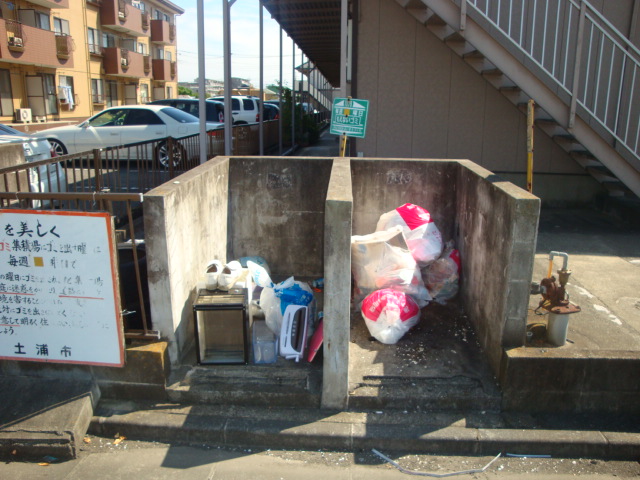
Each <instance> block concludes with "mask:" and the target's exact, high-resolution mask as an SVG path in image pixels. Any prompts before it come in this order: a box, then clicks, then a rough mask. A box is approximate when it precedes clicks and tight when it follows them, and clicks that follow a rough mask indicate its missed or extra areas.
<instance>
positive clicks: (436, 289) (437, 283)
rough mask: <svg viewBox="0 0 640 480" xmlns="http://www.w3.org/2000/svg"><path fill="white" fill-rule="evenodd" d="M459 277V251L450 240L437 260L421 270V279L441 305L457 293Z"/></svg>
mask: <svg viewBox="0 0 640 480" xmlns="http://www.w3.org/2000/svg"><path fill="white" fill-rule="evenodd" d="M459 278H460V252H459V251H458V250H456V249H455V248H453V243H452V242H450V243H448V244H447V247H446V248H445V251H444V252H443V254H442V256H441V257H440V258H439V259H438V260H436V261H435V262H433V263H432V264H431V265H428V266H427V267H425V269H424V270H423V271H422V279H423V280H424V283H425V285H426V287H427V289H428V290H429V294H430V295H431V297H432V298H433V299H434V300H435V301H436V302H438V303H440V304H442V305H444V304H445V303H446V302H447V300H451V299H452V298H453V297H455V296H456V295H457V293H458V279H459Z"/></svg>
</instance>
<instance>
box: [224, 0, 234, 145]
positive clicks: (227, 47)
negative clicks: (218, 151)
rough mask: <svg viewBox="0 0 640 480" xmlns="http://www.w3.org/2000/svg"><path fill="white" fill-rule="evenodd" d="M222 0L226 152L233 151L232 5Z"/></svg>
mask: <svg viewBox="0 0 640 480" xmlns="http://www.w3.org/2000/svg"><path fill="white" fill-rule="evenodd" d="M234 1H235V0H234ZM232 4H233V2H229V1H228V0H222V36H223V42H224V154H225V155H227V156H229V155H231V154H232V153H233V144H232V142H233V138H232V133H233V132H232V128H233V115H232V109H231V5H232Z"/></svg>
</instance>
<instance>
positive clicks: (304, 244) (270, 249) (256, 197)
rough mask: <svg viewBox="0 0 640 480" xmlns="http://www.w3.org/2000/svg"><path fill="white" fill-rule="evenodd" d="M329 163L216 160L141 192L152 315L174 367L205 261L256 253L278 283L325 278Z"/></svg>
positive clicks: (186, 341) (189, 328) (187, 335)
mask: <svg viewBox="0 0 640 480" xmlns="http://www.w3.org/2000/svg"><path fill="white" fill-rule="evenodd" d="M331 163H332V162H331V160H328V159H326V158H325V159H313V158H282V157H274V158H268V157H260V158H258V157H253V158H239V157H236V158H231V159H230V158H228V157H216V158H215V159H213V160H210V161H208V162H207V163H206V164H204V165H201V166H199V167H197V168H195V169H194V170H191V171H189V172H187V173H185V174H184V175H181V176H180V177H178V178H177V179H176V180H175V181H174V182H169V183H167V184H165V185H162V186H160V187H158V188H156V189H154V190H152V191H151V192H149V193H147V194H145V200H144V222H145V238H146V239H147V247H146V248H147V258H148V264H147V269H148V276H149V295H150V299H151V317H152V320H153V327H154V329H156V330H159V331H160V332H161V334H162V337H163V338H166V339H167V341H168V343H169V357H170V359H171V362H172V364H174V365H175V364H177V363H178V362H179V361H180V358H181V356H182V355H183V354H184V353H185V352H186V351H187V350H188V348H189V347H190V346H191V344H192V343H193V342H194V331H193V312H192V304H193V300H194V299H195V295H196V284H197V283H198V281H199V280H200V279H201V277H202V274H203V272H204V269H205V267H206V262H207V261H209V260H212V259H214V258H217V259H219V260H221V261H222V263H226V262H228V261H231V260H234V259H237V258H240V257H243V256H249V255H260V256H262V257H264V258H265V259H266V260H267V262H268V263H269V266H270V268H271V270H272V276H273V277H274V279H276V280H280V279H283V278H286V277H289V276H291V275H295V276H298V277H321V276H323V258H324V257H323V242H324V202H325V198H326V196H327V186H328V183H329V176H330V172H331Z"/></svg>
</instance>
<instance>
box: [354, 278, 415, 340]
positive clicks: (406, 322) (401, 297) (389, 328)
mask: <svg viewBox="0 0 640 480" xmlns="http://www.w3.org/2000/svg"><path fill="white" fill-rule="evenodd" d="M360 312H361V313H362V316H363V318H364V321H365V323H366V325H367V328H368V329H369V333H370V334H371V335H372V336H373V337H374V338H375V339H376V340H378V341H379V342H381V343H385V344H388V345H391V344H394V343H397V342H398V340H400V339H401V338H402V337H403V336H404V335H405V333H407V332H408V331H409V330H410V329H411V328H412V327H414V326H415V325H416V324H417V323H418V321H419V320H420V307H418V304H417V303H416V302H415V301H414V300H413V299H412V298H411V297H410V296H409V295H406V294H404V293H403V292H398V291H397V290H391V289H388V288H387V289H382V290H376V291H375V292H373V293H372V294H370V295H368V296H367V297H366V298H365V299H364V301H363V302H362V308H361V309H360Z"/></svg>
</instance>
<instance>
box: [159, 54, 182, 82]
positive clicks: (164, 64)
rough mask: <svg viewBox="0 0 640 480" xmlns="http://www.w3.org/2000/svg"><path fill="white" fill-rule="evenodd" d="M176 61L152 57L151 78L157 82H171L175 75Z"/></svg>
mask: <svg viewBox="0 0 640 480" xmlns="http://www.w3.org/2000/svg"><path fill="white" fill-rule="evenodd" d="M177 73H178V72H177V67H176V62H170V61H169V60H161V59H158V58H154V59H153V79H154V80H158V81H159V82H173V81H175V80H176V77H177Z"/></svg>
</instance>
